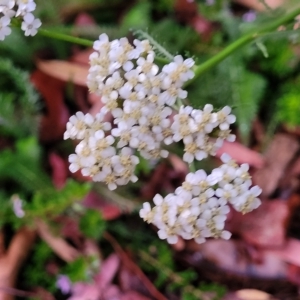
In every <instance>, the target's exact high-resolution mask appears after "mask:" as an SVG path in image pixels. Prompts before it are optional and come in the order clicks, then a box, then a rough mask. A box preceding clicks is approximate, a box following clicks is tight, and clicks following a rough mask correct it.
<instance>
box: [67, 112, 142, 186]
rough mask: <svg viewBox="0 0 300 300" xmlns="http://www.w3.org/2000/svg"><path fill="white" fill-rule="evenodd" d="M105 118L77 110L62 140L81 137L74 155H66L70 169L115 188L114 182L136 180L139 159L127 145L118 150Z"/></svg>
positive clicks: (101, 113) (101, 114) (118, 183)
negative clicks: (135, 173)
mask: <svg viewBox="0 0 300 300" xmlns="http://www.w3.org/2000/svg"><path fill="white" fill-rule="evenodd" d="M104 117H105V114H104V113H103V112H100V113H98V114H97V115H96V116H95V117H93V116H92V115H90V114H86V115H84V114H83V113H82V112H77V113H76V115H74V116H72V117H71V118H70V120H69V122H68V123H67V131H66V132H65V135H64V139H68V138H70V139H80V140H82V141H81V142H80V143H79V144H78V145H77V146H76V149H75V152H76V154H71V155H70V156H69V162H70V163H71V164H70V171H71V172H77V171H78V170H79V169H81V172H82V174H83V175H84V176H91V177H93V180H94V181H101V182H105V183H106V184H107V185H108V188H109V189H110V190H114V189H116V188H117V185H126V184H127V183H128V182H129V181H132V182H136V181H137V179H138V178H137V177H136V176H135V175H134V170H135V167H136V165H137V164H138V163H139V159H138V157H137V156H135V155H133V151H132V149H131V148H129V147H124V148H122V149H121V150H120V151H119V152H118V153H117V150H116V147H114V146H113V144H114V143H115V138H114V137H113V136H112V135H106V132H107V131H109V130H111V124H110V123H109V122H104Z"/></svg>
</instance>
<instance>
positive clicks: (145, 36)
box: [133, 29, 174, 60]
mask: <svg viewBox="0 0 300 300" xmlns="http://www.w3.org/2000/svg"><path fill="white" fill-rule="evenodd" d="M133 34H134V35H135V36H136V37H137V38H138V39H140V40H149V42H150V44H151V45H152V46H153V48H154V51H155V52H156V54H157V55H158V56H160V57H162V58H166V59H168V60H173V58H174V56H173V55H172V54H171V53H170V52H169V51H167V49H165V48H164V47H163V46H162V45H161V44H160V43H159V42H157V41H156V40H155V39H154V38H153V37H152V36H151V35H150V34H149V33H148V32H146V31H144V30H141V29H138V30H133Z"/></svg>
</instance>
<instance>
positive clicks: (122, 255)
mask: <svg viewBox="0 0 300 300" xmlns="http://www.w3.org/2000/svg"><path fill="white" fill-rule="evenodd" d="M103 237H104V238H105V239H106V240H107V241H108V242H110V244H111V245H112V247H113V248H114V250H115V251H116V252H117V253H118V254H119V256H120V258H121V259H122V262H123V263H124V264H125V265H126V266H127V267H128V268H129V269H130V270H131V271H132V272H133V273H134V274H135V275H137V277H138V278H139V279H140V280H141V281H142V282H143V283H144V284H145V287H146V288H147V290H148V291H149V293H150V294H151V296H152V297H154V299H156V300H167V298H166V297H165V296H164V295H163V294H161V293H160V292H159V291H158V290H157V289H156V287H155V286H154V285H153V283H152V282H151V281H150V280H149V279H148V277H147V276H146V275H145V274H144V273H143V272H142V270H141V269H140V268H139V267H138V266H137V265H135V264H134V263H132V262H131V260H130V258H129V257H128V255H127V254H126V253H125V251H124V250H123V249H122V248H121V246H120V245H119V243H118V242H117V241H116V239H115V238H114V237H113V236H112V235H110V234H109V233H108V232H105V233H104V235H103Z"/></svg>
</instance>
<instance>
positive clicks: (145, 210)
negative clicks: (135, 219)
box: [139, 202, 151, 221]
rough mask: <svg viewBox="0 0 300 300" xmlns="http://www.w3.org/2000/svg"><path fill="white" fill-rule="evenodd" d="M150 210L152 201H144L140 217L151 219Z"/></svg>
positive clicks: (146, 219)
mask: <svg viewBox="0 0 300 300" xmlns="http://www.w3.org/2000/svg"><path fill="white" fill-rule="evenodd" d="M150 212H151V206H150V203H149V202H145V203H143V208H142V209H141V210H140V213H139V214H140V217H141V218H142V219H144V220H145V221H150V220H148V218H149V214H150Z"/></svg>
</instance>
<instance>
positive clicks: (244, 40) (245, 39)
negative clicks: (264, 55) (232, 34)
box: [185, 7, 300, 86]
mask: <svg viewBox="0 0 300 300" xmlns="http://www.w3.org/2000/svg"><path fill="white" fill-rule="evenodd" d="M299 14H300V7H299V8H297V9H295V10H293V11H292V12H290V13H288V14H287V15H285V16H283V17H281V18H279V19H277V20H276V21H274V22H272V23H270V24H268V25H266V26H264V27H263V28H261V29H257V30H254V31H252V32H250V33H248V34H246V35H244V36H242V37H240V38H239V39H238V40H236V41H235V42H233V43H232V44H230V45H228V46H227V47H226V48H224V49H223V50H222V51H220V52H219V53H218V54H216V55H215V56H213V57H212V58H210V59H208V60H207V61H206V62H204V63H203V64H201V65H199V66H196V67H195V69H194V72H195V76H194V78H193V79H192V80H190V81H188V82H187V83H186V84H185V86H187V85H189V84H191V83H192V82H193V81H194V80H196V79H197V78H198V77H199V76H201V75H202V74H203V73H204V72H206V71H207V70H209V69H211V68H213V67H214V66H216V65H217V64H219V63H220V62H221V61H222V60H224V59H225V58H226V57H228V56H229V55H231V54H232V53H234V52H235V51H236V50H238V49H240V48H241V47H243V46H244V45H246V44H248V43H250V42H251V41H253V40H254V39H255V38H257V37H259V36H261V35H263V34H265V33H268V32H270V31H273V30H275V29H277V28H278V27H279V26H280V25H283V24H286V23H288V22H290V21H291V20H293V19H294V18H295V17H297V16H298V15H299Z"/></svg>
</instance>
